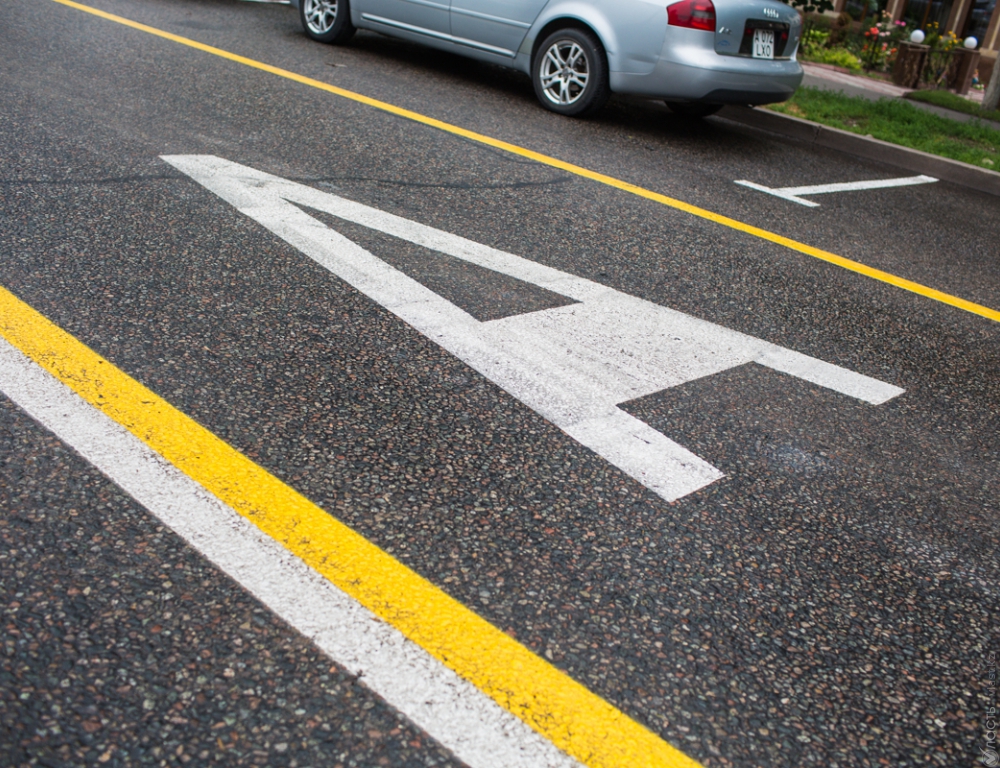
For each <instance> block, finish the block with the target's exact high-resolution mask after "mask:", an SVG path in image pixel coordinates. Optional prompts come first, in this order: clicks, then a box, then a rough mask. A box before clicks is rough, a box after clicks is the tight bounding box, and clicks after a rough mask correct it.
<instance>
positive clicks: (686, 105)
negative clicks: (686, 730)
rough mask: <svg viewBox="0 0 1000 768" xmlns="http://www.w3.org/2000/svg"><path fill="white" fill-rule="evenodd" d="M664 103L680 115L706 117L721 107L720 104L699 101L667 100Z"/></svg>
mask: <svg viewBox="0 0 1000 768" xmlns="http://www.w3.org/2000/svg"><path fill="white" fill-rule="evenodd" d="M665 103H666V105H667V108H668V109H669V110H670V111H671V112H673V113H674V114H675V115H681V116H682V117H708V116H709V115H714V114H715V113H716V112H718V111H719V110H720V109H722V105H721V104H704V103H702V102H700V101H668V102H665Z"/></svg>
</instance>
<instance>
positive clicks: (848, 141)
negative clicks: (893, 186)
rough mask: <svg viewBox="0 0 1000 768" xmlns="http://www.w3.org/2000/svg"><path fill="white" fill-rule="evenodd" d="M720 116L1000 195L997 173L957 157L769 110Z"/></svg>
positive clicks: (742, 110) (725, 112) (744, 110)
mask: <svg viewBox="0 0 1000 768" xmlns="http://www.w3.org/2000/svg"><path fill="white" fill-rule="evenodd" d="M719 117H722V118H725V119H726V120H732V121H733V122H736V123H742V124H743V125H749V126H751V127H753V128H759V129H761V130H762V131H769V132H771V133H777V134H780V135H782V136H788V137H789V138H792V139H798V140H799V141H804V142H806V143H807V144H815V145H817V146H820V147H827V148H829V149H836V150H839V151H841V152H846V153H848V154H851V155H854V156H855V157H862V158H865V159H866V160H875V161H878V162H880V163H888V164H889V165H895V166H897V167H899V168H905V169H906V170H908V171H914V172H916V173H922V174H924V175H926V176H933V177H934V178H935V179H941V180H942V181H950V182H951V183H953V184H959V185H961V186H963V187H968V188H969V189H975V190H977V191H979V192H985V193H986V194H989V195H997V196H998V197H1000V173H997V172H996V171H988V170H986V169H985V168H977V167H976V166H974V165H969V164H968V163H960V162H958V161H957V160H949V159H947V158H944V157H938V156H937V155H931V154H928V153H927V152H920V151H919V150H916V149H909V148H907V147H901V146H899V145H898V144H890V143H889V142H887V141H880V140H879V139H871V138H868V137H867V136H859V135H858V134H856V133H850V132H849V131H841V130H840V129H838V128H830V127H828V126H825V125H820V124H819V123H813V122H810V121H809V120H802V119H801V118H798V117H791V116H789V115H782V114H779V113H777V112H769V111H767V110H764V109H751V108H749V107H726V108H725V109H723V110H722V111H721V112H719Z"/></svg>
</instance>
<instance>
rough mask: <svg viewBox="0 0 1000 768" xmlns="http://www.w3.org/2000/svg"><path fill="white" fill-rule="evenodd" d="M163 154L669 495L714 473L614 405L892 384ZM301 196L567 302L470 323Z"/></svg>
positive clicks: (363, 212) (307, 190) (328, 197)
mask: <svg viewBox="0 0 1000 768" xmlns="http://www.w3.org/2000/svg"><path fill="white" fill-rule="evenodd" d="M163 159H164V160H165V161H166V162H168V163H170V164H171V165H173V166H174V167H175V168H177V169H178V170H180V171H181V172H183V173H185V174H187V175H188V176H190V177H191V178H192V179H194V180H195V181H197V182H198V183H199V184H202V185H203V186H204V187H206V188H207V189H209V190H210V191H212V192H214V193H215V194H217V195H218V196H219V197H221V198H222V199H224V200H226V201H228V202H229V203H230V204H231V205H233V206H234V207H236V208H237V209H238V210H240V211H241V212H243V213H244V214H245V215H247V216H248V217H250V218H252V219H254V220H256V221H257V222H258V223H260V224H261V225H263V226H264V227H266V228H268V229H270V230H271V231H272V232H274V233H275V234H276V235H278V236H279V237H281V238H282V239H284V240H285V241H286V242H288V243H290V244H291V245H293V246H294V247H295V248H298V249H299V250H300V251H302V252H303V253H304V254H306V255H307V256H309V257H311V258H312V259H314V260H315V261H316V262H318V263H319V264H321V265H322V266H324V267H326V268H327V269H328V270H330V271H331V272H332V273H333V274H335V275H337V276H338V277H340V278H341V279H342V280H345V281H346V282H348V283H349V284H351V285H352V286H354V287H355V288H356V289H357V290H359V291H360V292H362V293H363V294H365V295H366V296H368V297H369V298H371V299H372V300H374V301H375V302H377V303H378V304H380V305H382V306H383V307H385V308H386V309H387V310H389V311H390V312H392V313H394V314H395V315H397V316H398V317H400V318H401V319H402V320H404V321H405V322H407V323H409V324H410V325H411V326H413V327H414V328H416V329H417V330H418V331H420V332H421V333H423V334H425V335H426V336H428V337H429V338H430V339H432V340H433V341H435V342H436V343H437V344H439V345H440V346H441V347H443V348H444V349H446V350H448V351H449V352H451V353H452V354H453V355H455V356H456V357H458V358H459V359H460V360H462V361H464V362H465V363H467V364H468V365H470V366H471V367H472V368H474V369H475V370H477V371H479V372H480V373H481V374H482V375H484V376H486V377H487V378H488V379H490V380H491V381H493V382H495V383H496V384H497V385H499V386H500V387H502V388H503V389H505V390H506V391H507V392H509V393H510V394H512V395H513V396H514V397H516V398H518V399H519V400H521V402H523V403H525V404H526V405H528V406H529V407H531V408H533V409H534V410H535V411H537V412H538V413H539V414H541V415H542V416H544V417H545V418H546V419H548V420H549V421H551V422H552V423H553V424H555V425H556V426H558V427H559V428H560V429H562V430H563V431H565V432H566V433H567V434H569V435H571V436H572V437H573V438H575V439H576V440H578V441H579V442H580V443H582V444H583V445H585V446H587V447H588V448H590V449H591V450H593V451H594V452H596V453H598V454H599V455H601V456H603V457H604V458H605V459H606V460H607V461H609V462H611V463H612V464H614V465H615V466H617V467H618V468H619V469H621V470H622V471H624V472H626V473H627V474H628V475H630V476H631V477H633V478H635V479H636V480H638V481H639V482H641V483H643V484H644V485H645V486H646V487H647V488H649V489H650V490H652V491H654V492H655V493H657V494H659V495H660V496H662V497H663V498H664V499H667V500H668V501H673V500H674V499H678V498H680V497H682V496H685V495H687V494H689V493H692V492H694V491H696V490H698V489H699V488H702V487H704V486H705V485H708V484H709V483H712V482H714V481H715V480H717V479H719V478H720V477H722V476H723V475H722V473H721V472H720V471H719V470H718V469H716V468H715V467H713V466H712V465H711V464H709V463H708V462H706V461H704V460H703V459H701V458H699V457H698V456H695V455H694V454H693V453H691V452H690V451H688V450H687V449H686V448H684V447H682V446H680V445H678V444H677V443H675V442H674V441H672V440H670V439H669V438H667V437H666V436H664V435H663V434H661V433H660V432H657V431H656V430H654V429H652V428H651V427H649V426H648V425H647V424H645V423H643V422H641V421H639V420H638V419H635V418H634V417H632V416H630V415H629V414H627V413H625V412H624V411H622V410H621V409H620V408H618V404H619V403H623V402H626V401H628V400H633V399H635V398H637V397H642V396H644V395H649V394H652V393H654V392H659V391H661V390H664V389H667V388H669V387H675V386H677V385H679V384H683V383H685V382H689V381H693V380H695V379H699V378H702V377H705V376H710V375H712V374H715V373H719V372H721V371H725V370H728V369H730V368H734V367H736V366H739V365H744V364H746V363H752V362H756V363H759V364H761V365H766V366H769V367H771V368H773V369H775V370H778V371H782V372H785V373H788V374H790V375H792V376H798V377H800V378H803V379H806V380H807V381H810V382H813V383H815V384H819V385H820V386H824V387H827V388H829V389H833V390H835V391H837V392H841V393H843V394H846V395H849V396H851V397H855V398H858V399H860V400H864V401H865V402H869V403H873V404H879V403H882V402H885V401H886V400H889V399H890V398H893V397H896V396H897V395H899V394H901V393H902V392H903V390H902V389H900V388H899V387H895V386H893V385H891V384H886V383H885V382H882V381H879V380H877V379H873V378H870V377H868V376H863V375H861V374H858V373H854V372H852V371H849V370H847V369H844V368H840V367H838V366H835V365H831V364H829V363H825V362H823V361H821V360H817V359H815V358H812V357H808V356H806V355H802V354H799V353H798V352H793V351H792V350H789V349H785V348H783V347H779V346H777V345H775V344H770V343H768V342H766V341H762V340H761V339H756V338H754V337H752V336H747V335H745V334H742V333H738V332H736V331H732V330H729V329H728V328H723V327H722V326H719V325H715V324H714V323H710V322H707V321H704V320H699V319H697V318H694V317H691V316H690V315H685V314H683V313H681V312H677V311H675V310H672V309H668V308H666V307H662V306H659V305H657V304H653V303H651V302H648V301H645V300H643V299H639V298H637V297H635V296H630V295H628V294H625V293H622V292H620V291H616V290H614V289H612V288H608V287H606V286H603V285H601V284H599V283H595V282H592V281H590V280H586V279H584V278H581V277H577V276H576V275H571V274H569V273H566V272H560V271H559V270H556V269H552V268H551V267H546V266H544V265H542V264H538V263H536V262H533V261H529V260H527V259H524V258H521V257H520V256H515V255H513V254H510V253H504V252H503V251H498V250H496V249H494V248H490V247H488V246H485V245H481V244H479V243H475V242H473V241H471V240H467V239H465V238H463V237H459V236H457V235H453V234H450V233H448V232H443V231H441V230H438V229H434V228H432V227H428V226H425V225H423V224H418V223H417V222H414V221H409V220H407V219H403V218H400V217H399V216H394V215H392V214H389V213H386V212H384V211H380V210H378V209H376V208H370V207H368V206H365V205H361V204H359V203H355V202H352V201H350V200H346V199H344V198H341V197H337V196H336V195H332V194H329V193H327V192H322V191H320V190H317V189H313V188H312V187H307V186H305V185H303V184H297V183H294V182H291V181H287V180H285V179H282V178H279V177H277V176H272V175H270V174H266V173H263V172H261V171H257V170H254V169H253V168H248V167H246V166H242V165H239V164H237V163H233V162H230V161H228V160H224V159H221V158H218V157H214V156H211V155H174V156H165V157H164V158H163ZM293 203H294V204H293ZM295 204H297V205H295ZM298 205H302V206H306V207H309V208H313V209H316V210H319V211H324V212H326V213H328V214H330V215H332V216H336V217H338V218H341V219H344V220H345V221H350V222H354V223H357V224H361V225H363V226H365V227H369V228H371V229H374V230H376V231H378V232H383V233H385V234H388V235H392V236H394V237H398V238H401V239H403V240H407V241H409V242H412V243H416V244H418V245H422V246H424V247H426V248H429V249H431V250H435V251H439V252H441V253H445V254H448V255H451V256H454V257H456V258H459V259H463V260H465V261H468V262H471V263H474V264H478V265H480V266H483V267H486V268H488V269H491V270H494V271H496V272H499V273H502V274H505V275H509V276H511V277H515V278H518V279H519V280H523V281H525V282H528V283H532V284H534V285H538V286H540V287H542V288H546V289H548V290H550V291H553V292H555V293H559V294H561V295H563V296H566V297H569V298H571V299H575V300H576V301H577V302H578V303H576V304H572V305H569V306H563V307H557V308H554V309H546V310H541V311H537V312H531V313H527V314H522V315H515V316H513V317H506V318H502V319H499V320H492V321H489V322H479V321H478V320H476V319H475V318H473V317H472V316H470V315H469V314H468V313H466V312H464V311H463V310H462V309H460V308H459V307H457V306H455V305H454V304H452V303H451V302H449V301H447V300H446V299H444V298H442V297H440V296H438V295H437V294H435V293H433V292H432V291H430V290H429V289H428V288H426V287H424V286H423V285H421V284H420V283H419V282H417V281H416V280H413V279H411V278H410V277H408V276H407V275H405V274H403V273H402V272H400V271H399V270H397V269H395V268H393V267H391V266H390V265H389V264H387V263H385V262H384V261H382V260H380V259H378V258H377V257H375V256H374V255H372V254H371V253H369V252H368V251H366V250H364V249H363V248H361V247H360V246H358V245H357V244H355V243H353V242H351V241H350V240H348V239H347V238H346V237H344V236H343V235H341V234H339V233H338V232H336V231H334V230H333V229H331V228H329V227H327V226H326V225H324V224H322V223H321V222H319V221H317V220H316V219H314V218H313V217H311V216H309V215H308V214H306V213H305V212H304V211H303V210H302V209H301V208H299V207H298Z"/></svg>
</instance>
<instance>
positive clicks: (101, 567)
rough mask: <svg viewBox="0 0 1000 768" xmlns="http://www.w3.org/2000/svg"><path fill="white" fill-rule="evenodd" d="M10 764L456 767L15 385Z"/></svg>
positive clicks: (0, 693)
mask: <svg viewBox="0 0 1000 768" xmlns="http://www.w3.org/2000/svg"><path fill="white" fill-rule="evenodd" d="M0 414H2V422H0V423H2V426H0V456H2V459H0V508H2V509H3V510H4V511H5V514H4V515H3V516H2V517H0V585H2V594H3V597H4V603H3V609H4V610H3V617H2V619H0V621H2V622H3V649H2V656H0V764H3V765H5V766H18V765H44V766H52V765H99V764H103V765H109V766H115V765H129V764H150V765H156V764H161V765H162V764H170V765H184V764H188V763H191V764H194V765H209V764H212V765H276V764H281V765H288V766H321V765H322V766H375V765H386V766H404V765H405V766H449V765H450V766H457V765H460V763H457V762H456V761H455V760H453V759H452V758H450V756H449V755H448V754H447V753H445V752H443V751H441V750H440V748H438V747H436V745H435V744H433V743H428V740H427V737H426V736H424V735H423V734H422V733H420V732H419V731H416V730H415V729H414V728H413V726H412V725H410V724H409V723H408V722H407V721H405V720H404V719H402V718H400V716H399V715H398V713H396V712H395V711H394V710H393V709H391V708H390V707H389V706H388V705H386V703H385V702H384V701H382V700H381V699H379V698H378V697H377V696H375V695H373V694H372V693H371V692H370V691H369V690H368V689H367V688H365V687H364V686H362V685H360V684H359V683H358V681H357V679H356V678H355V677H354V676H352V675H349V674H346V673H345V672H343V671H342V670H340V669H338V668H337V666H336V665H335V664H331V663H330V660H329V659H327V658H326V657H325V656H323V654H322V653H320V652H318V651H317V650H316V649H315V648H314V647H313V646H312V645H311V644H310V643H309V642H308V641H306V640H305V639H303V638H302V637H300V636H299V635H298V634H297V633H295V632H293V631H291V630H289V629H288V628H287V627H285V626H284V625H283V624H282V623H281V622H280V621H279V620H278V619H276V618H275V617H274V616H273V615H271V613H270V612H269V611H268V610H267V609H265V608H263V607H262V606H261V605H260V604H259V603H257V602H256V601H255V600H254V599H253V598H252V597H250V596H248V595H246V594H245V593H243V592H242V591H241V590H239V589H238V588H234V585H233V584H231V583H230V582H229V579H228V578H227V577H226V576H225V575H224V574H221V573H219V571H218V570H217V569H216V568H214V567H213V566H211V565H210V564H208V563H206V562H205V561H204V560H203V559H202V558H201V557H199V556H198V555H196V554H194V553H192V551H191V550H190V548H189V547H187V546H186V545H185V544H184V542H183V541H181V540H180V539H179V538H178V537H177V536H176V535H174V534H173V533H171V532H170V531H169V530H165V529H164V528H163V526H161V525H159V524H158V523H157V521H156V520H155V519H151V518H150V515H149V514H148V513H147V512H145V511H144V510H143V509H142V508H140V507H138V505H137V504H136V503H135V502H134V501H132V500H131V499H130V498H129V497H127V496H126V495H125V494H124V493H122V491H121V490H120V489H118V488H117V487H115V486H114V485H112V484H111V483H110V482H109V481H108V480H107V479H105V478H104V477H102V476H101V475H100V473H99V472H97V471H96V470H95V469H93V468H92V467H90V466H88V465H87V464H86V462H84V461H82V460H81V459H80V457H79V456H76V455H75V454H73V453H72V452H71V451H68V450H67V449H66V448H65V447H64V446H62V445H60V444H59V442H58V441H57V440H56V439H54V438H53V437H51V436H50V435H48V434H46V433H45V432H44V431H43V430H42V429H41V428H39V427H38V426H37V425H35V424H34V423H32V422H31V420H30V419H28V417H26V416H25V415H24V414H23V413H21V412H19V411H18V410H17V409H16V408H15V407H13V406H12V405H11V404H10V402H9V401H7V400H6V399H5V398H4V399H2V401H0Z"/></svg>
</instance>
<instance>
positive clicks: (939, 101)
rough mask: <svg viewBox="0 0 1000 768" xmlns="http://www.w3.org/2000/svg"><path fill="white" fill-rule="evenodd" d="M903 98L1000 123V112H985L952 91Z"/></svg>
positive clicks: (974, 103) (919, 92)
mask: <svg viewBox="0 0 1000 768" xmlns="http://www.w3.org/2000/svg"><path fill="white" fill-rule="evenodd" d="M903 98H905V99H909V100H910V101H924V102H926V103H928V104H933V105H934V106H936V107H944V108H945V109H950V110H953V111H954V112H964V113H965V114H967V115H975V116H976V117H981V118H983V119H984V120H996V121H997V122H1000V111H997V110H993V111H992V112H983V110H981V109H980V108H979V105H978V104H977V103H976V102H974V101H970V100H969V99H965V98H963V97H961V96H959V95H957V94H954V93H952V92H951V91H940V90H939V91H910V92H909V93H907V94H906V95H905V96H904V97H903Z"/></svg>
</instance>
